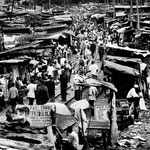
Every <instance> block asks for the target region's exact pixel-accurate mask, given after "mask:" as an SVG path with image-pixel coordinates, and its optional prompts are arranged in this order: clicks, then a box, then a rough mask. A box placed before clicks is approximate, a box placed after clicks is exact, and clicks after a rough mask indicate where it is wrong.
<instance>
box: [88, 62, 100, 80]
mask: <svg viewBox="0 0 150 150" xmlns="http://www.w3.org/2000/svg"><path fill="white" fill-rule="evenodd" d="M89 71H90V72H91V75H92V78H94V79H97V76H98V71H99V68H98V66H97V64H96V63H94V61H92V62H91V65H90V66H89Z"/></svg>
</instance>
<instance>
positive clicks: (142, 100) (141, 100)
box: [139, 98, 147, 110]
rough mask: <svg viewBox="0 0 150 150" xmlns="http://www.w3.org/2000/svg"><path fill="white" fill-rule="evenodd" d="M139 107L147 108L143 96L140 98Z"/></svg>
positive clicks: (141, 108)
mask: <svg viewBox="0 0 150 150" xmlns="http://www.w3.org/2000/svg"><path fill="white" fill-rule="evenodd" d="M139 107H140V110H147V108H146V106H145V101H144V99H143V98H140V102H139Z"/></svg>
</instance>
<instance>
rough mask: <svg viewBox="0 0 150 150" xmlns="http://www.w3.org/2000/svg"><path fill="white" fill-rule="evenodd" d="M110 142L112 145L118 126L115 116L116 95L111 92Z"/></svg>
mask: <svg viewBox="0 0 150 150" xmlns="http://www.w3.org/2000/svg"><path fill="white" fill-rule="evenodd" d="M111 112H112V113H111V144H112V145H114V144H115V143H116V142H117V135H118V126H117V117H116V95H115V92H113V98H112V102H111Z"/></svg>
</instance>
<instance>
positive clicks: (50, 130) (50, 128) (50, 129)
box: [47, 126, 56, 150]
mask: <svg viewBox="0 0 150 150" xmlns="http://www.w3.org/2000/svg"><path fill="white" fill-rule="evenodd" d="M47 132H48V133H47V135H48V137H49V140H50V141H51V144H52V145H54V150H56V148H55V142H54V135H53V130H52V126H49V127H47Z"/></svg>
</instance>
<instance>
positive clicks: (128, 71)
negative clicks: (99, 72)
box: [105, 60, 140, 76]
mask: <svg viewBox="0 0 150 150" xmlns="http://www.w3.org/2000/svg"><path fill="white" fill-rule="evenodd" d="M105 67H106V68H109V69H113V70H116V71H119V72H120V73H124V74H130V75H134V76H138V75H140V73H139V71H138V70H136V69H134V68H131V67H127V66H123V65H120V64H117V63H114V62H110V61H107V60H106V61H105Z"/></svg>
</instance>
